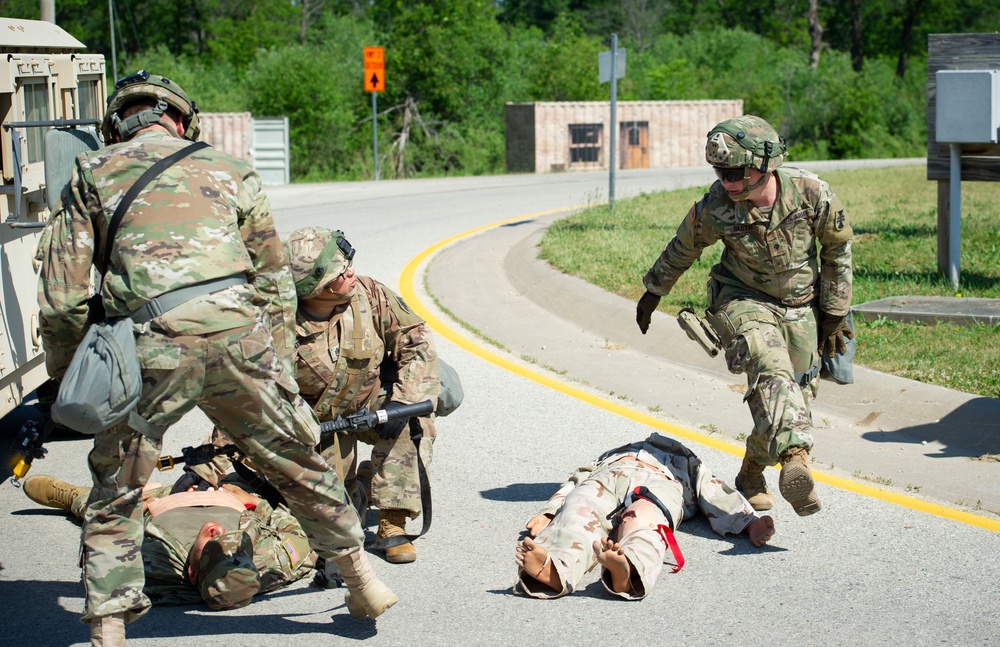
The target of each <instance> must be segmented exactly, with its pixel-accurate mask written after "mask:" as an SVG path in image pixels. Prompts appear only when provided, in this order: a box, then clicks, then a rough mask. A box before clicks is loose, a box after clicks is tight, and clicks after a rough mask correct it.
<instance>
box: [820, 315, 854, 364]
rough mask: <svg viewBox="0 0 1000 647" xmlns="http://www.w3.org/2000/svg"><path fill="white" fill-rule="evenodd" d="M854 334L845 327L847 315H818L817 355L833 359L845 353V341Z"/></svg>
mask: <svg viewBox="0 0 1000 647" xmlns="http://www.w3.org/2000/svg"><path fill="white" fill-rule="evenodd" d="M848 339H854V333H853V332H851V329H850V328H848V327H847V315H831V314H826V313H825V312H822V311H821V312H820V313H819V354H820V356H823V355H824V354H825V355H826V356H827V357H833V356H834V354H837V355H843V354H844V353H846V352H847V340H848Z"/></svg>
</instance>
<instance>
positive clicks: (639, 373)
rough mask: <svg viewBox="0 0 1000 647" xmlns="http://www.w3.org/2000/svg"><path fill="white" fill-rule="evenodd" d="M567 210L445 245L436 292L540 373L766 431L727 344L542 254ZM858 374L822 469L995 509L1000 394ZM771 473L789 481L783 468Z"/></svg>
mask: <svg viewBox="0 0 1000 647" xmlns="http://www.w3.org/2000/svg"><path fill="white" fill-rule="evenodd" d="M557 217H558V216H549V217H545V218H540V219H534V220H527V221H522V222H518V223H513V224H509V225H506V226H501V227H498V228H495V229H491V230H488V231H486V232H483V233H481V234H479V235H476V236H473V237H470V238H468V239H464V240H461V241H459V242H458V243H456V244H454V245H452V246H450V247H448V248H446V249H444V250H442V251H441V252H440V253H439V254H437V255H436V256H435V257H434V258H433V259H432V260H431V263H430V265H429V267H428V271H427V276H428V278H427V286H428V289H429V291H430V292H431V293H432V294H433V295H435V296H436V297H437V298H438V299H439V300H440V302H441V303H443V304H445V305H446V306H447V308H448V309H449V311H450V312H451V313H452V314H453V315H454V316H455V317H457V318H458V319H460V320H461V321H463V322H465V323H466V324H468V325H470V326H471V327H473V328H475V329H476V330H477V331H479V332H480V333H481V334H482V335H483V336H485V337H487V338H489V339H492V340H495V341H496V342H499V343H500V344H502V345H503V347H504V349H505V350H507V351H509V352H510V353H511V354H512V355H514V356H515V357H520V358H521V359H522V361H525V362H527V363H529V364H533V365H534V368H535V369H537V370H541V371H543V372H544V371H552V372H553V373H554V374H555V376H556V377H557V379H559V380H564V381H567V382H569V383H573V384H574V385H576V386H582V387H583V388H588V389H593V390H595V391H596V392H598V393H600V394H601V395H602V396H603V397H604V398H606V399H608V400H610V401H613V402H617V403H620V404H621V403H624V404H626V405H628V406H631V407H632V408H634V409H636V410H637V411H641V412H643V413H649V414H650V415H654V416H657V417H660V418H663V419H664V420H666V421H668V422H672V423H675V424H677V425H680V426H682V427H685V428H687V429H691V430H694V431H697V432H699V433H702V434H704V435H705V436H711V437H715V438H720V437H724V438H727V439H728V440H730V441H731V442H732V443H733V446H734V447H742V446H743V437H742V434H745V433H749V431H750V429H751V428H752V420H751V418H750V413H749V411H748V410H747V408H746V406H745V405H744V404H743V403H742V401H741V394H742V393H743V392H744V391H745V390H746V381H745V379H744V378H743V376H738V375H732V374H730V373H729V372H728V371H727V370H726V367H725V362H724V359H723V358H722V357H721V355H720V356H719V357H716V358H710V357H709V356H708V355H707V354H706V353H705V352H704V351H702V350H701V348H700V347H699V346H698V345H697V344H695V343H694V342H692V341H690V340H689V339H688V338H687V336H686V335H685V334H684V333H683V331H681V329H680V328H679V326H678V325H677V323H676V320H675V319H674V318H673V317H670V316H667V315H665V314H662V313H659V312H658V313H656V314H655V316H654V318H653V322H652V325H651V327H650V330H649V333H648V334H647V335H645V336H643V335H642V334H641V333H640V332H639V330H638V328H637V327H636V324H635V304H634V303H632V302H630V301H628V300H625V299H622V298H620V297H618V296H616V295H613V294H610V293H607V292H604V291H603V290H601V289H599V288H596V287H594V286H593V285H590V284H588V283H585V282H584V281H582V280H579V279H576V278H574V277H569V276H566V275H563V274H561V273H559V272H557V271H555V270H554V269H552V268H551V267H550V266H549V265H548V264H547V263H545V262H543V261H540V260H538V258H537V254H536V252H537V244H538V241H539V240H540V239H541V236H542V234H543V233H544V230H545V228H546V227H547V226H548V225H549V224H550V223H551V222H552V221H553V220H555V219H556V218H557ZM854 373H855V383H854V384H852V385H848V386H842V385H837V384H835V383H833V382H826V381H824V382H823V383H822V384H821V388H820V393H819V398H818V401H817V402H816V403H815V404H814V408H813V417H814V422H815V424H816V427H817V430H816V438H815V448H814V451H813V458H814V460H815V462H816V463H817V470H819V471H822V472H825V473H828V474H831V475H834V476H839V477H842V478H847V479H851V480H853V481H856V482H859V483H864V484H867V485H872V486H875V487H877V488H880V489H883V490H888V491H892V492H898V493H902V494H907V495H910V496H913V497H917V498H920V499H924V500H928V501H931V502H934V503H939V504H944V505H947V506H950V507H953V508H958V509H960V510H964V511H966V512H972V513H974V514H979V515H982V516H984V517H986V518H989V519H992V520H995V519H996V518H997V513H998V512H1000V462H998V461H997V457H998V456H1000V401H998V400H994V399H992V398H985V397H979V396H974V395H970V394H967V393H962V392H958V391H953V390H950V389H946V388H941V387H936V386H931V385H927V384H923V383H920V382H915V381H912V380H907V379H903V378H898V377H894V376H892V375H887V374H884V373H879V372H876V371H872V370H868V369H865V368H863V367H857V366H856V367H855V371H854ZM723 476H726V477H732V476H734V475H723ZM768 480H769V483H770V484H771V485H772V487H775V486H776V485H777V472H776V471H773V472H772V471H769V472H768ZM776 498H777V499H779V500H780V497H776ZM778 505H787V504H784V503H783V502H781V503H779V504H778Z"/></svg>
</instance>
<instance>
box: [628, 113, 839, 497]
mask: <svg viewBox="0 0 1000 647" xmlns="http://www.w3.org/2000/svg"><path fill="white" fill-rule="evenodd" d="M785 154H786V151H785V141H784V139H783V138H782V137H780V136H779V135H778V133H777V132H776V131H775V130H774V128H772V127H771V126H770V124H768V123H767V122H766V121H764V120H763V119H761V118H760V117H755V116H753V115H744V116H742V117H737V118H734V119H728V120H726V121H723V122H722V123H720V124H718V125H717V126H716V127H715V128H713V129H712V130H711V131H710V132H709V134H708V143H707V145H706V148H705V158H706V160H707V161H708V163H709V164H711V165H712V166H713V167H714V168H715V171H716V174H717V176H718V178H719V180H718V181H717V182H715V183H714V184H713V185H712V186H711V188H710V189H709V191H708V193H706V194H705V196H704V197H703V198H702V199H701V200H700V201H698V202H697V203H695V205H694V206H693V207H691V210H690V212H688V214H687V216H686V217H685V218H684V220H683V222H681V225H680V227H678V229H677V234H676V235H675V236H674V237H673V238H672V239H671V240H670V241H669V242H668V243H667V246H666V248H665V249H664V250H663V252H662V253H661V254H660V256H659V258H658V259H657V260H656V262H655V263H654V264H653V267H652V268H650V270H649V271H648V272H647V273H646V275H645V277H644V278H643V284H644V286H645V288H646V293H645V294H644V295H643V296H642V298H641V299H640V300H639V303H638V305H637V307H636V322H637V323H638V324H639V329H640V330H641V331H642V333H643V334H645V333H646V330H647V329H648V328H649V323H650V319H651V317H652V313H653V311H654V310H655V309H656V307H657V305H658V304H659V301H660V297H662V296H666V295H667V294H669V293H670V290H671V289H672V288H673V286H674V284H675V283H676V282H677V279H678V278H680V276H681V274H683V273H684V272H685V271H686V270H687V269H688V268H689V267H691V265H692V264H693V263H694V262H695V261H696V260H697V259H698V258H699V257H700V256H701V252H702V250H703V249H705V248H706V247H708V246H710V245H713V244H714V243H716V242H718V241H722V243H723V245H724V248H723V251H722V259H721V260H720V261H719V263H718V264H716V265H715V266H714V267H712V269H711V272H710V278H709V281H708V303H709V309H708V312H707V313H706V318H707V319H708V322H709V323H710V324H711V325H712V327H713V328H714V329H715V330H716V332H718V334H719V336H720V337H721V339H722V342H723V344H724V345H725V351H726V362H727V365H728V368H729V370H730V371H731V372H733V373H746V375H747V384H748V389H747V392H746V395H745V396H744V401H746V402H747V403H748V404H749V406H750V413H751V414H752V416H753V420H754V428H753V431H752V432H751V434H750V436H749V437H748V438H747V451H746V454H745V456H744V459H743V465H742V466H741V468H740V472H739V475H738V476H737V477H736V487H737V488H738V489H740V491H742V492H743V493H744V494H745V495H746V496H747V498H748V499H749V500H750V502H751V503H752V504H753V505H754V507H755V508H756V509H757V510H768V509H770V508H771V507H772V505H773V501H774V499H773V497H772V495H771V492H770V490H769V489H768V487H767V483H766V481H765V479H764V473H763V472H764V469H765V468H766V467H767V466H768V465H773V464H775V463H777V462H780V463H781V466H782V467H781V475H780V477H779V480H778V485H779V490H780V491H781V494H782V496H783V497H784V498H785V499H786V500H787V501H788V502H789V503H790V504H791V505H792V508H793V509H794V510H795V511H796V513H798V514H799V515H801V516H805V515H809V514H812V513H814V512H817V511H818V510H819V509H820V501H819V496H818V495H817V493H816V490H815V486H814V483H813V478H812V473H811V471H810V469H809V450H810V449H811V448H812V445H813V437H812V428H813V424H812V414H811V410H810V403H811V401H812V400H813V398H815V396H816V392H817V388H818V384H819V371H820V354H821V353H824V352H825V353H826V354H827V355H828V356H831V357H832V356H833V355H834V353H840V354H843V353H844V351H845V349H846V343H847V340H849V339H852V338H853V332H852V331H851V330H850V328H849V324H848V323H847V315H848V314H849V312H850V307H851V282H852V272H851V238H852V231H851V226H850V224H849V223H848V221H847V214H846V212H845V211H844V205H843V204H841V202H840V200H839V199H838V198H837V196H835V195H834V194H833V192H832V191H831V190H830V187H829V185H827V183H826V182H824V181H822V180H821V179H819V178H818V177H817V176H816V175H814V174H812V173H810V172H808V171H804V170H801V169H796V168H789V167H787V166H782V165H781V162H782V160H783V159H784V157H785ZM817 243H819V252H818V255H817Z"/></svg>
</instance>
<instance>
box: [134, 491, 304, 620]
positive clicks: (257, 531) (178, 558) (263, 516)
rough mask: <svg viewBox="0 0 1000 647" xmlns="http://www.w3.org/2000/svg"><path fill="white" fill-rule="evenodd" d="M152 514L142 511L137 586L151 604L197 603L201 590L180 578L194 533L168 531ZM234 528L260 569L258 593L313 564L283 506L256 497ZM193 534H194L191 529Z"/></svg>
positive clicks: (298, 529) (301, 534)
mask: <svg viewBox="0 0 1000 647" xmlns="http://www.w3.org/2000/svg"><path fill="white" fill-rule="evenodd" d="M167 489H168V490H169V488H167ZM188 510H191V509H190V508H181V509H179V510H176V511H175V512H182V511H188ZM224 512H230V511H224ZM231 512H232V513H233V514H234V515H237V514H239V513H238V512H236V511H231ZM216 514H218V513H216ZM158 519H159V517H157V518H155V519H151V518H149V516H148V514H147V515H146V530H145V541H143V542H142V561H143V570H144V571H145V574H146V583H145V586H144V587H143V591H144V592H145V593H146V595H148V596H149V597H150V599H151V600H152V602H153V603H154V604H199V603H201V602H202V598H201V593H200V592H199V591H198V589H197V588H196V587H194V586H192V585H190V584H188V582H187V579H186V577H185V572H186V568H187V557H188V553H189V552H190V550H191V544H192V543H193V541H194V537H193V536H188V537H184V536H182V535H183V533H176V534H175V533H172V532H171V531H170V527H169V523H168V522H166V521H164V522H163V523H162V524H161V523H160V522H158ZM239 529H240V530H242V531H244V532H246V533H247V534H248V535H249V536H250V540H251V541H252V542H253V563H254V566H255V567H256V568H257V571H258V573H260V575H259V579H260V591H259V592H260V593H266V592H268V591H274V590H276V589H279V588H281V587H283V586H287V585H288V584H291V583H292V582H295V581H297V580H299V579H301V578H303V577H305V576H306V575H308V574H309V572H310V571H311V570H312V569H313V567H314V566H315V563H316V554H315V553H313V552H312V550H311V549H310V548H309V540H308V538H307V537H306V534H305V532H304V531H303V530H302V526H300V525H299V522H298V520H296V518H295V517H293V516H292V513H291V512H290V511H289V510H288V508H286V507H285V506H283V505H279V506H278V507H277V508H272V507H271V505H270V504H269V503H268V502H267V501H261V502H260V503H258V504H257V507H256V509H255V510H250V509H248V510H246V511H245V512H244V513H243V514H242V515H240V516H239ZM194 533H195V534H197V529H196V528H195V530H194Z"/></svg>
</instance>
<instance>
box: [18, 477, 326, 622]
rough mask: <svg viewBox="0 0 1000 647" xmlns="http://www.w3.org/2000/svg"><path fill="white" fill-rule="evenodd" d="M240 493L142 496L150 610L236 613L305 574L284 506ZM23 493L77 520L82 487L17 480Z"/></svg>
mask: <svg viewBox="0 0 1000 647" xmlns="http://www.w3.org/2000/svg"><path fill="white" fill-rule="evenodd" d="M245 487H246V486H245V485H243V484H242V482H241V481H240V480H239V479H238V478H236V477H227V478H226V479H225V480H224V482H223V483H221V484H220V486H219V489H217V490H216V489H208V490H201V491H198V490H196V489H195V487H194V486H192V487H191V488H190V490H188V491H181V492H177V493H176V494H171V488H170V487H169V486H165V487H147V489H146V490H145V491H144V492H143V495H142V498H143V501H142V512H143V521H144V524H145V541H143V543H142V563H143V570H144V571H145V575H146V580H145V586H144V588H143V592H144V593H145V594H146V595H147V596H149V598H150V599H151V600H152V601H153V603H154V604H196V603H198V602H201V601H204V602H205V603H206V604H208V606H209V607H210V608H212V609H214V610H216V611H220V610H223V609H237V608H239V607H243V606H246V605H247V604H249V603H250V601H251V599H252V598H253V596H254V595H256V594H257V593H267V592H269V591H274V590H276V589H279V588H281V587H284V586H286V585H288V584H291V583H292V582H295V581H297V580H299V579H301V578H303V577H305V576H306V575H308V574H309V573H310V572H311V571H312V569H313V566H314V564H315V563H316V555H315V553H313V552H312V550H311V549H310V548H309V540H308V539H307V537H306V534H305V532H304V531H303V530H302V527H301V526H300V525H299V522H298V521H297V520H296V519H295V517H293V516H292V514H291V512H289V510H288V508H286V507H285V506H278V507H277V508H272V507H271V505H270V504H268V502H267V501H265V500H263V499H261V498H260V497H258V496H255V495H253V494H251V493H250V492H248V491H247V490H246V489H244V488H245ZM24 493H25V494H26V495H28V498H30V499H31V500H32V501H34V502H35V503H39V504H41V505H44V506H49V507H52V508H59V509H62V510H68V511H69V512H71V513H72V514H73V515H74V516H75V517H76V518H77V519H80V520H83V515H84V513H85V512H86V510H87V498H88V495H89V494H90V488H84V487H78V486H75V485H71V484H70V483H66V482H65V481H60V480H58V479H55V478H52V477H51V476H44V475H37V476H29V477H28V478H27V479H25V481H24Z"/></svg>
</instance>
